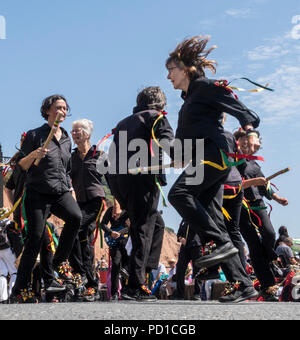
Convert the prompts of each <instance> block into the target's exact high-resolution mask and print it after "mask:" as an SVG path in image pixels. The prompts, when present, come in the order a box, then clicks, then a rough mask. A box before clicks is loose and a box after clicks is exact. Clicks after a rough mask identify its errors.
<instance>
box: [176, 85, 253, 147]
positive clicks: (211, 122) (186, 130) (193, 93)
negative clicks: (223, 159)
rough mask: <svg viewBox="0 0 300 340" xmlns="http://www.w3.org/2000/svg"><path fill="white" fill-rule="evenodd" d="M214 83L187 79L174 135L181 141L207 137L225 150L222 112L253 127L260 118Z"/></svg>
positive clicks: (225, 140) (225, 141) (226, 144)
mask: <svg viewBox="0 0 300 340" xmlns="http://www.w3.org/2000/svg"><path fill="white" fill-rule="evenodd" d="M215 83H216V80H212V79H207V78H198V79H196V80H193V81H191V82H190V85H189V88H188V91H187V93H185V92H183V93H182V98H183V99H184V104H183V105H182V107H181V110H180V112H179V117H178V127H177V131H176V138H179V139H180V140H182V141H183V140H184V139H192V140H196V139H202V138H209V139H210V140H212V141H213V142H214V143H215V144H216V145H217V146H218V147H219V148H220V149H222V150H224V151H226V152H228V151H229V145H228V142H227V139H226V136H225V133H224V128H223V126H222V124H221V121H222V114H223V112H226V113H228V114H230V115H232V116H234V117H235V118H237V119H238V121H239V122H240V125H241V126H242V127H245V126H246V125H247V124H249V123H251V124H252V125H253V127H254V128H256V127H257V126H258V125H259V118H258V117H257V116H256V115H254V114H253V113H252V112H251V111H250V110H249V109H248V108H247V107H246V106H245V105H244V104H242V103H241V102H240V101H239V100H237V99H235V98H234V96H233V95H232V94H231V93H230V92H229V91H228V90H226V89H225V88H223V87H221V86H217V85H215Z"/></svg>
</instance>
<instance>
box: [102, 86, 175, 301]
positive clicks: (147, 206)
mask: <svg viewBox="0 0 300 340" xmlns="http://www.w3.org/2000/svg"><path fill="white" fill-rule="evenodd" d="M165 105H166V97H165V94H164V93H163V92H162V90H161V89H160V88H159V87H148V88H145V89H144V90H142V91H141V92H140V93H139V94H138V96H137V106H136V107H135V108H134V111H133V115H131V116H129V117H127V118H125V119H124V120H122V121H121V122H119V124H118V125H117V127H116V129H115V131H114V144H113V146H115V149H116V153H115V155H114V154H113V149H114V148H113V147H111V148H110V153H109V160H110V162H111V167H112V168H113V167H114V165H116V172H117V174H116V175H113V174H112V175H109V177H108V181H109V185H110V189H111V192H112V194H113V195H114V196H115V198H116V199H117V201H118V202H119V203H120V205H121V208H122V209H124V210H126V211H127V212H128V215H129V219H130V236H131V240H132V251H131V255H130V260H129V280H128V286H129V292H128V294H127V296H128V298H130V299H135V300H138V301H155V300H156V298H155V296H152V295H150V294H151V292H150V291H149V290H148V289H147V288H146V286H145V276H146V270H147V271H148V272H150V271H151V269H156V268H157V266H158V263H159V257H160V253H161V247H162V241H163V234H164V221H163V219H162V217H161V215H160V213H159V212H158V210H157V207H158V201H159V195H160V191H159V185H160V184H159V183H158V179H157V177H159V176H157V175H154V174H151V173H148V174H139V175H130V174H120V169H121V167H123V168H124V166H125V168H126V169H125V170H126V172H127V166H128V163H129V160H131V161H132V162H133V163H134V164H133V165H132V166H131V167H132V168H134V167H139V166H149V165H150V162H151V156H150V152H151V150H152V149H151V146H152V147H153V140H152V131H153V126H154V125H155V122H157V121H158V120H159V123H158V124H156V131H155V135H156V137H157V138H158V139H166V140H168V141H172V140H173V138H174V135H173V130H172V128H171V126H170V124H169V122H168V120H167V118H166V117H165V116H164V115H162V112H163V109H164V107H165ZM160 118H162V119H160ZM119 133H120V135H119ZM121 133H127V140H126V141H123V142H122V141H121ZM138 140H139V141H144V146H145V148H146V149H145V150H144V151H145V152H144V154H143V155H142V156H141V155H140V156H141V157H142V158H143V157H144V156H145V157H144V159H139V158H140V157H139V156H137V155H135V153H134V152H132V151H129V149H128V145H129V143H130V142H132V143H134V141H138ZM151 141H152V143H151ZM124 149H125V150H126V151H127V154H126V153H123V152H122V150H124ZM152 151H153V150H152ZM156 156H158V155H156ZM145 158H146V159H145ZM119 159H123V162H124V164H121V162H119ZM133 159H134V160H133ZM129 167H130V164H129ZM122 293H123V292H122ZM122 297H123V298H124V297H125V295H124V294H122Z"/></svg>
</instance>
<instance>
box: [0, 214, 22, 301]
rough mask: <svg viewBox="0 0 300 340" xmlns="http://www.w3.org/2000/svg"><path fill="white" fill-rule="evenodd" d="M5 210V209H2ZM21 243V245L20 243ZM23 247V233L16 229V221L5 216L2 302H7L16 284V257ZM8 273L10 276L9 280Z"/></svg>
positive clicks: (0, 228) (0, 236) (0, 248)
mask: <svg viewBox="0 0 300 340" xmlns="http://www.w3.org/2000/svg"><path fill="white" fill-rule="evenodd" d="M2 211H3V210H2ZM18 244H19V245H18ZM20 249H22V237H21V233H20V232H18V231H17V230H16V229H15V223H14V222H13V221H10V220H9V219H7V218H5V219H3V220H1V221H0V303H5V302H7V301H8V298H9V296H10V294H11V291H12V288H13V286H14V284H15V280H16V274H17V268H16V265H15V262H16V258H17V257H18V256H19V255H20ZM8 275H9V277H10V279H9V282H8Z"/></svg>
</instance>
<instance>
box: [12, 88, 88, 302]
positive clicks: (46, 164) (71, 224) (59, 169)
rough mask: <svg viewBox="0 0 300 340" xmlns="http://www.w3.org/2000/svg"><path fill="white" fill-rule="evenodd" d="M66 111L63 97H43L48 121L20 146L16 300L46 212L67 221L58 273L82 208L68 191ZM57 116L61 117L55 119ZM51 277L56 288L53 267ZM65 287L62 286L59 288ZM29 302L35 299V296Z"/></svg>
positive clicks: (58, 252)
mask: <svg viewBox="0 0 300 340" xmlns="http://www.w3.org/2000/svg"><path fill="white" fill-rule="evenodd" d="M68 110H69V106H68V104H67V101H66V99H65V98H64V97H63V96H60V95H53V96H50V97H48V98H46V99H45V100H44V101H43V104H42V106H41V114H42V117H43V118H44V119H45V120H46V121H47V123H45V124H44V125H42V126H41V127H39V128H37V129H34V130H30V131H29V132H28V133H27V135H26V138H25V141H24V142H23V145H22V148H21V154H22V155H21V157H23V158H22V159H21V160H20V161H19V165H20V167H21V168H22V169H23V170H24V171H27V176H26V182H25V186H26V197H25V209H26V216H27V228H28V236H27V239H26V243H25V247H24V251H23V255H22V258H21V261H20V265H19V268H18V274H17V280H16V284H15V286H14V290H13V295H14V297H15V298H17V300H18V297H20V296H22V293H24V291H26V290H27V288H28V285H29V284H30V279H31V273H32V270H33V267H34V265H35V262H36V259H37V256H38V254H39V252H40V249H41V245H42V242H43V238H44V232H45V227H46V220H47V218H48V216H49V213H53V214H54V215H56V216H57V217H59V218H61V219H62V220H64V221H65V222H66V223H65V226H64V228H63V231H62V233H61V235H60V241H59V245H58V248H57V250H56V253H55V257H54V260H53V265H54V266H55V269H56V271H57V272H61V268H60V267H61V265H62V263H63V262H64V261H66V260H67V259H68V257H69V255H70V252H71V250H72V247H73V243H74V240H75V237H76V235H77V233H78V230H79V227H80V221H81V217H82V215H81V211H80V209H79V206H78V204H77V203H76V201H75V200H74V198H73V197H72V194H71V192H70V189H71V182H70V177H69V172H70V161H71V140H70V138H69V136H68V134H67V132H66V131H65V130H64V129H63V128H62V127H59V124H60V123H62V122H63V121H64V120H65V118H66V114H67V112H68ZM58 114H59V115H58ZM57 117H60V118H59V120H58V121H57V120H56V119H57ZM54 128H55V134H54V137H53V139H52V140H51V141H50V144H49V146H48V148H44V147H43V145H44V142H45V141H46V140H47V137H48V135H49V133H50V131H51V129H52V130H53V129H54ZM36 161H40V164H38V166H36V165H34V164H33V163H34V162H36ZM52 276H53V281H52V282H51V284H50V285H51V286H55V287H56V286H57V289H59V286H60V285H59V283H58V282H57V281H55V279H54V278H55V276H54V272H53V270H52ZM64 288H65V287H63V286H61V290H64ZM31 301H32V302H36V300H35V299H34V298H33V299H31ZM18 302H21V303H22V302H24V300H22V299H19V300H18Z"/></svg>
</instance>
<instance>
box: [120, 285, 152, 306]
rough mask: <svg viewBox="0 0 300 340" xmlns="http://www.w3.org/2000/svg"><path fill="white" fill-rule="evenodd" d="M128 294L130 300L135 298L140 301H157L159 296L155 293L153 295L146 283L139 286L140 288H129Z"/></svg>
mask: <svg viewBox="0 0 300 340" xmlns="http://www.w3.org/2000/svg"><path fill="white" fill-rule="evenodd" d="M127 295H128V297H129V299H130V300H135V301H139V302H155V301H157V297H156V296H155V295H151V290H150V289H148V288H147V287H146V286H145V285H141V286H139V288H136V289H129V290H128V292H127ZM122 298H123V294H122ZM129 299H128V300H129Z"/></svg>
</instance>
